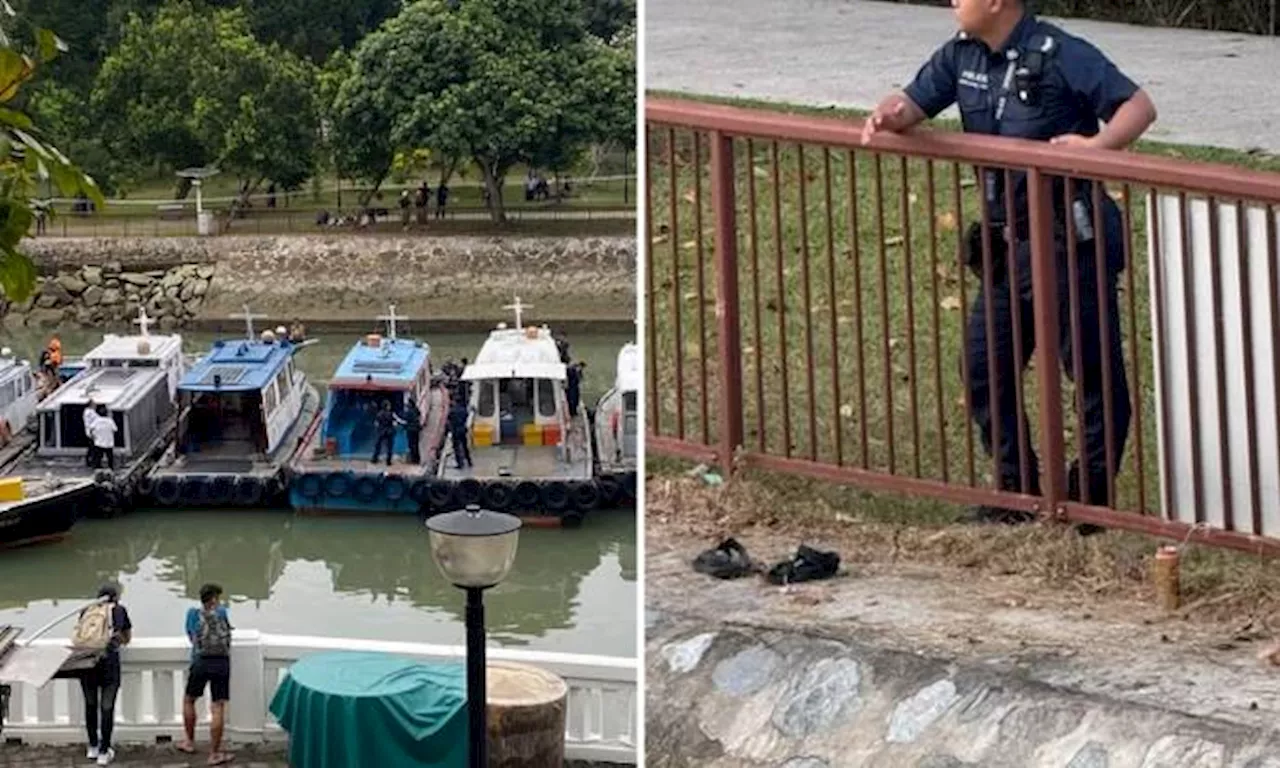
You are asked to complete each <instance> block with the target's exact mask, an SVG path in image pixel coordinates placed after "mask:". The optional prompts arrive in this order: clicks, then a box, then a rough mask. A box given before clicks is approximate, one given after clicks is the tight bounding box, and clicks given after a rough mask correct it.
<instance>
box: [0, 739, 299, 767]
mask: <svg viewBox="0 0 1280 768" xmlns="http://www.w3.org/2000/svg"><path fill="white" fill-rule="evenodd" d="M232 749H233V750H234V751H235V755H236V759H235V760H234V761H233V762H232V763H230V765H231V766H233V768H236V767H238V768H289V761H288V760H287V759H286V757H285V750H286V746H285V745H284V744H263V745H256V744H255V745H253V746H249V745H239V744H237V745H234V746H233V747H232ZM208 759H209V753H208V751H207V747H206V751H205V752H203V753H196V754H195V755H194V756H192V755H184V754H182V753H181V752H179V751H177V750H176V749H174V748H173V747H167V746H157V747H129V746H124V747H119V748H117V750H116V760H115V762H114V763H112V765H113V766H115V767H116V768H187V767H188V766H190V767H191V768H196V767H197V766H202V765H207V764H208ZM90 765H93V763H91V762H90V761H88V760H86V759H85V757H84V747H83V746H75V747H24V746H19V745H11V744H7V745H5V746H3V747H0V768H10V766H12V768H18V767H19V766H21V767H22V768H64V766H66V767H67V768H69V767H70V766H76V768H85V766H90Z"/></svg>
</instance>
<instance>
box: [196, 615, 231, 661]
mask: <svg viewBox="0 0 1280 768" xmlns="http://www.w3.org/2000/svg"><path fill="white" fill-rule="evenodd" d="M196 650H197V651H199V652H200V655H201V656H226V655H228V654H229V653H230V652H231V622H229V621H227V618H226V617H225V616H223V615H222V614H221V613H218V611H216V610H213V611H206V610H201V611H200V625H199V627H198V628H197V629H196Z"/></svg>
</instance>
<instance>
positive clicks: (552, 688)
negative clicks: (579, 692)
mask: <svg viewBox="0 0 1280 768" xmlns="http://www.w3.org/2000/svg"><path fill="white" fill-rule="evenodd" d="M485 674H486V677H487V680H486V683H485V688H486V697H485V698H486V701H487V709H488V731H489V733H488V738H489V768H546V767H547V766H561V765H564V727H565V723H564V720H565V711H566V709H567V708H568V698H569V687H568V686H567V685H565V682H564V680H562V679H560V678H559V677H557V676H556V675H553V674H551V673H550V672H547V671H545V670H542V669H538V668H537V667H530V666H527V665H524V664H512V663H509V662H489V663H488V664H486V673H485Z"/></svg>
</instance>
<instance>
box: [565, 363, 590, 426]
mask: <svg viewBox="0 0 1280 768" xmlns="http://www.w3.org/2000/svg"><path fill="white" fill-rule="evenodd" d="M584 365H586V363H584V362H582V361H581V360H579V361H578V362H576V363H574V364H573V365H571V366H569V367H568V368H566V369H565V379H566V380H565V386H564V396H565V398H566V399H568V401H569V415H570V416H577V415H578V405H579V404H580V403H581V402H582V367H583V366H584Z"/></svg>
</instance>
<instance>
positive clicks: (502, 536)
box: [427, 504, 520, 768]
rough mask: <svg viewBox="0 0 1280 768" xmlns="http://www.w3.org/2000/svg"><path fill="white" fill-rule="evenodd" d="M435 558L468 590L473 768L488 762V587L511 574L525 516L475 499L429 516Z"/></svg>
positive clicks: (451, 578) (484, 767) (457, 584)
mask: <svg viewBox="0 0 1280 768" xmlns="http://www.w3.org/2000/svg"><path fill="white" fill-rule="evenodd" d="M427 530H428V531H430V538H431V558H432V559H433V560H435V561H436V567H438V568H439V569H440V573H441V574H442V575H443V576H444V577H445V578H446V579H447V580H448V581H449V582H450V583H452V584H453V585H454V586H455V587H458V588H459V589H463V590H466V593H467V622H466V623H467V720H468V732H469V734H470V736H469V738H470V745H469V749H468V753H469V755H470V766H471V768H487V765H488V759H489V757H488V753H489V749H488V747H489V743H488V738H489V735H488V732H487V729H486V724H485V704H486V701H487V698H486V691H485V679H484V678H485V658H484V657H485V653H484V591H485V590H486V589H488V588H490V587H492V586H494V585H496V584H498V583H499V582H501V581H502V580H503V579H504V578H506V576H507V573H508V572H509V571H510V570H511V564H512V563H513V562H515V559H516V544H517V543H518V542H519V538H520V519H519V518H517V517H515V516H513V515H508V514H504V513H502V512H491V511H489V510H482V509H480V507H479V506H478V505H476V504H469V505H467V508H466V510H465V511H459V512H449V513H447V514H444V515H436V516H435V517H432V518H430V519H428V520H427Z"/></svg>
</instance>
